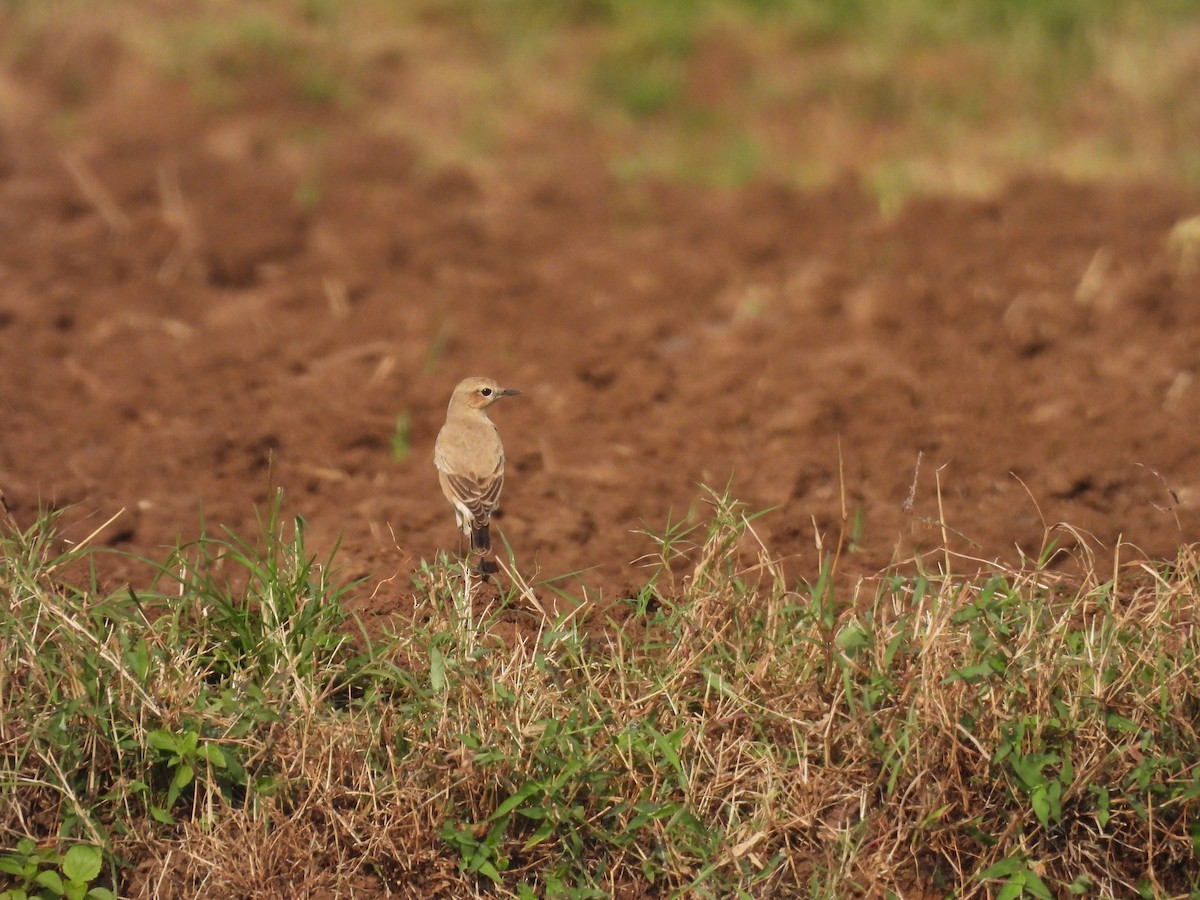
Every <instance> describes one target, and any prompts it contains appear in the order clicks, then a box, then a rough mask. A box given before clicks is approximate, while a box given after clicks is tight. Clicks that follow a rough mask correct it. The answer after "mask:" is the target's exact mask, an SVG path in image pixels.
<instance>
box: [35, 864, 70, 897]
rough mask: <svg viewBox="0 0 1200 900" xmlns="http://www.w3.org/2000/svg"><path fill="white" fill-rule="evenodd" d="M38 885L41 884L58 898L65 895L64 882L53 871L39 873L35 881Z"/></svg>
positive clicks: (47, 870)
mask: <svg viewBox="0 0 1200 900" xmlns="http://www.w3.org/2000/svg"><path fill="white" fill-rule="evenodd" d="M33 880H34V882H35V883H36V884H40V885H41V886H42V887H44V888H45V889H46V890H48V891H49V892H50V893H52V894H53V895H54V896H56V897H61V896H62V895H63V880H62V878H61V877H60V876H59V874H58V873H57V872H55V871H53V870H51V869H46V870H45V871H42V872H38V873H37V877H36V878H34V879H33Z"/></svg>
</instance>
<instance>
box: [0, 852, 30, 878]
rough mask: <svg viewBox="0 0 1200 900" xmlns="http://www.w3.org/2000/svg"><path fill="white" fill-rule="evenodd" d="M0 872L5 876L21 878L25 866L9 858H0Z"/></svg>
mask: <svg viewBox="0 0 1200 900" xmlns="http://www.w3.org/2000/svg"><path fill="white" fill-rule="evenodd" d="M0 872H3V873H4V874H5V875H16V876H22V875H24V873H25V864H24V863H23V862H21V861H20V860H18V859H14V858H13V857H11V856H0Z"/></svg>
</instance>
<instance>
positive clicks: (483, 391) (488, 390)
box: [479, 388, 492, 397]
mask: <svg viewBox="0 0 1200 900" xmlns="http://www.w3.org/2000/svg"><path fill="white" fill-rule="evenodd" d="M479 393H481V394H483V396H485V397H490V396H492V389H491V388H480V389H479Z"/></svg>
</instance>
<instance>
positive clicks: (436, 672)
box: [429, 647, 446, 694]
mask: <svg viewBox="0 0 1200 900" xmlns="http://www.w3.org/2000/svg"><path fill="white" fill-rule="evenodd" d="M429 686H430V687H431V688H433V689H434V691H436V692H437V693H439V694H440V693H441V692H442V691H443V690H445V688H446V659H445V657H444V656H442V651H441V650H439V649H438V648H437V647H432V648H431V649H430V651H429Z"/></svg>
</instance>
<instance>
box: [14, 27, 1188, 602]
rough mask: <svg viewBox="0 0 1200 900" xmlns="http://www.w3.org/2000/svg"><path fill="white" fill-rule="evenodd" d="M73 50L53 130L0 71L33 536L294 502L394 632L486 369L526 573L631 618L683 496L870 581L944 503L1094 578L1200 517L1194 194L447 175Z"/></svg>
mask: <svg viewBox="0 0 1200 900" xmlns="http://www.w3.org/2000/svg"><path fill="white" fill-rule="evenodd" d="M73 52H77V53H79V54H80V55H81V58H85V59H86V58H90V59H91V60H92V61H93V62H95V63H96V65H95V66H94V67H93V68H94V69H95V70H96V71H95V73H93V76H94V77H95V78H97V79H98V81H97V85H98V86H97V87H96V88H95V90H94V92H93V93H92V94H91V95H90V96H89V100H88V102H87V104H85V105H84V106H83V107H82V108H81V109H78V110H76V111H75V112H74V113H73V115H74V117H75V118H74V119H73V127H72V128H71V129H70V130H69V131H70V137H69V139H68V138H64V137H61V136H56V135H58V132H55V131H54V129H53V128H52V127H51V124H52V122H54V121H55V120H54V118H53V116H54V114H55V112H56V111H59V110H60V109H61V107H62V105H63V101H62V100H61V98H60V97H59V96H58V95H57V94H56V93H55V85H58V84H60V83H61V81H62V78H63V76H62V73H61V72H60V71H59V70H58V69H56V68H55V66H59V67H61V66H63V65H66V63H65V62H64V60H63V59H58V58H57V57H56V56H55V55H54V54H47V55H46V61H45V62H44V63H43V65H42V66H41V67H40V68H39V67H38V66H36V65H33V66H26V67H25V68H23V69H16V70H14V71H10V72H8V73H7V74H4V75H3V77H2V78H0V88H3V91H2V96H3V98H4V100H5V102H4V103H3V104H0V110H6V111H7V114H6V115H5V117H4V119H3V120H2V121H3V124H4V132H3V143H2V144H0V360H2V361H3V363H2V365H3V375H4V377H3V379H0V416H2V422H3V429H2V435H3V440H2V441H0V486H2V487H3V489H4V491H5V494H6V495H7V497H8V501H9V504H10V506H11V507H12V509H13V513H14V515H15V516H16V518H17V520H18V521H20V522H22V523H23V524H27V523H29V522H30V521H31V520H32V519H33V518H34V517H35V515H36V513H37V510H38V508H39V505H49V506H53V507H67V506H69V507H70V509H69V511H68V512H67V514H66V519H65V521H66V523H67V532H66V533H67V536H68V537H70V538H72V539H75V540H78V539H80V538H82V537H84V536H85V535H87V534H88V533H89V532H91V531H92V530H93V529H94V528H95V527H96V526H98V525H99V524H101V523H102V522H104V521H105V520H107V519H108V517H109V516H111V515H112V514H113V513H114V512H116V511H118V510H122V509H123V510H124V513H123V514H122V515H120V517H119V518H117V519H116V521H115V522H113V524H111V525H110V526H109V527H108V528H106V529H105V530H104V531H103V532H102V533H101V534H100V535H99V537H98V540H99V541H101V542H103V543H106V544H108V545H111V546H113V547H116V548H119V549H121V550H128V551H136V552H138V553H143V554H147V555H149V556H151V557H156V558H162V557H163V556H164V555H165V553H166V550H165V548H167V547H169V546H172V545H174V543H175V542H176V540H177V539H179V538H183V539H188V538H191V537H194V536H195V535H196V534H197V533H198V532H199V529H200V522H201V518H202V517H203V519H204V521H206V522H207V523H209V528H210V530H216V528H215V526H217V525H224V526H228V527H230V528H232V529H234V530H236V531H238V532H241V533H252V532H253V531H254V530H255V529H256V524H255V515H256V512H255V506H256V504H259V505H261V504H263V503H264V501H265V500H266V498H267V497H268V496H269V495H270V492H271V488H272V487H273V486H278V487H281V488H282V489H283V490H284V492H285V497H286V501H285V512H286V513H287V514H289V515H291V514H302V515H303V516H305V517H306V518H307V520H308V522H309V525H310V534H311V536H312V543H313V546H314V547H315V548H316V549H318V550H323V549H327V548H329V547H331V546H332V544H333V542H334V541H335V540H336V539H337V538H338V537H339V536H341V538H342V542H341V550H340V554H339V557H338V558H339V560H340V563H341V566H342V568H343V569H344V570H345V572H346V574H347V575H348V576H358V575H369V576H370V578H371V582H370V583H371V584H372V586H373V587H378V588H379V589H378V590H373V591H372V597H371V599H370V600H369V601H368V600H364V601H363V602H364V603H368V604H369V605H370V606H371V607H372V609H373V610H375V611H377V612H380V613H386V612H387V611H389V610H391V609H395V608H398V607H399V606H401V605H403V604H404V602H405V596H406V594H407V592H408V591H409V590H410V588H409V580H408V576H409V574H410V573H411V572H412V571H413V569H414V567H415V565H416V564H417V562H418V561H419V560H420V559H421V558H423V557H424V558H429V557H431V556H432V555H433V554H435V553H436V552H437V551H438V549H439V548H448V549H454V548H455V547H456V546H457V539H456V532H455V530H454V527H453V517H452V515H451V511H450V508H449V506H448V505H447V504H446V503H445V501H444V500H443V498H442V497H441V494H440V492H439V488H438V484H437V479H436V477H435V474H434V470H433V468H432V464H431V452H432V444H433V438H434V435H435V434H436V431H437V429H438V427H439V426H440V424H441V419H442V415H443V410H444V407H445V403H446V400H447V397H448V395H449V391H450V388H451V387H452V385H453V384H454V383H455V382H456V381H457V380H458V379H459V378H460V377H462V376H465V375H468V374H490V375H492V376H494V377H496V378H498V379H500V380H501V381H502V382H503V383H505V384H506V385H511V386H513V387H517V388H520V389H522V390H523V391H524V392H525V393H524V396H522V397H520V398H518V399H515V400H510V401H505V403H504V404H503V405H502V406H501V407H499V408H498V409H497V410H496V415H495V419H496V420H497V421H498V423H499V426H500V428H501V431H502V433H503V435H504V439H505V442H506V446H507V449H508V455H509V478H508V483H507V486H506V489H505V496H504V500H505V509H504V515H503V517H502V519H501V520H500V527H501V530H502V531H503V534H504V537H505V538H506V539H507V541H509V542H510V544H511V546H512V548H513V551H514V553H515V557H516V559H517V561H518V565H519V567H520V568H521V569H522V570H523V571H524V572H526V573H527V574H528V575H529V576H530V577H531V578H546V577H551V576H556V575H560V574H562V573H566V572H572V571H575V570H581V569H587V570H588V571H587V572H586V573H585V574H583V575H582V576H581V579H582V581H583V582H584V583H585V584H586V585H587V586H588V589H589V590H590V591H592V592H593V593H595V592H597V591H599V592H603V594H604V595H605V596H609V597H611V596H613V595H614V594H615V593H616V592H619V591H622V590H624V589H627V588H628V587H629V586H630V585H636V584H637V583H638V582H639V581H640V580H644V578H645V577H646V575H645V573H644V572H643V571H641V570H640V569H639V566H638V564H637V563H636V562H635V561H636V560H637V559H638V558H639V557H641V556H643V555H644V554H646V553H649V552H652V551H653V550H654V545H653V543H652V542H651V541H650V540H649V539H648V538H647V537H645V536H644V535H641V534H638V533H637V532H638V529H640V528H643V527H646V526H649V527H651V528H658V527H660V526H661V525H662V524H663V523H664V522H665V521H666V520H667V517H668V514H669V513H671V511H672V510H673V511H674V512H673V515H674V516H675V517H678V516H679V515H680V514H681V513H682V512H683V511H685V510H686V509H687V508H688V506H689V504H691V503H693V501H695V499H696V498H697V497H699V496H701V495H702V491H701V489H700V487H699V485H700V484H705V485H709V486H712V487H715V488H723V487H724V486H725V485H726V483H727V482H728V483H729V484H730V490H731V492H732V494H733V495H734V496H736V497H738V498H739V499H741V500H742V501H744V502H745V503H746V504H747V506H748V507H749V509H751V510H756V509H760V508H765V507H776V509H775V511H774V512H772V513H771V514H769V515H768V516H766V517H765V518H763V519H761V520H759V521H758V522H757V523H756V524H757V527H758V533H759V535H760V536H761V537H762V539H763V540H764V542H765V543H766V545H767V546H768V547H769V548H770V549H771V550H772V552H773V553H775V554H777V555H780V556H785V557H790V558H791V562H790V565H791V566H792V569H793V571H795V572H796V573H798V574H800V575H804V576H807V577H812V576H814V575H815V573H816V568H817V560H818V552H817V549H816V546H815V533H816V532H819V533H820V534H821V535H822V536H823V539H824V542H825V547H826V551H827V552H828V550H829V549H830V547H831V546H832V545H833V543H834V542H835V541H836V539H837V536H838V534H839V532H840V531H841V530H842V522H843V510H845V511H846V512H847V513H848V514H849V517H850V520H851V521H853V520H854V519H855V518H856V517H859V516H860V517H861V523H862V528H861V534H859V535H858V537H857V540H856V542H855V546H854V547H853V552H852V553H848V554H847V555H845V556H844V557H843V561H842V564H843V566H844V567H845V571H849V572H853V571H857V572H869V571H874V570H877V569H878V568H880V567H882V566H884V565H886V564H887V563H888V562H889V560H892V559H893V558H896V557H897V556H899V557H906V556H909V555H911V554H912V553H913V552H914V551H916V550H920V549H921V548H922V547H934V546H937V545H940V543H941V540H942V536H943V533H942V531H941V530H940V528H939V527H937V526H935V525H934V524H932V523H934V522H935V521H937V520H941V521H944V523H945V525H946V526H947V527H948V529H950V530H949V531H948V532H947V533H948V534H950V536H951V541H952V542H954V543H955V546H956V547H957V548H958V549H959V550H961V551H963V552H966V553H969V554H970V555H973V556H976V557H981V558H985V559H992V558H1000V559H1005V560H1009V561H1014V560H1016V559H1017V549H1016V548H1020V550H1021V551H1022V552H1024V553H1028V554H1034V555H1036V554H1038V553H1039V551H1040V549H1041V548H1042V547H1043V545H1044V542H1045V541H1046V539H1047V529H1048V527H1049V526H1052V525H1054V523H1057V522H1067V523H1070V524H1071V525H1072V526H1074V527H1075V528H1076V529H1078V531H1079V534H1080V535H1091V536H1094V538H1095V543H1096V546H1097V547H1099V548H1101V552H1102V553H1104V554H1108V555H1109V559H1108V561H1106V562H1103V563H1102V564H1103V565H1105V566H1107V565H1111V549H1112V547H1113V546H1114V544H1115V543H1116V542H1117V541H1118V539H1123V540H1124V541H1127V542H1132V543H1134V544H1136V546H1137V548H1139V549H1138V550H1137V551H1134V550H1129V551H1125V552H1124V553H1123V556H1124V557H1126V558H1130V557H1133V556H1135V555H1137V553H1144V554H1146V555H1149V556H1151V557H1155V556H1173V555H1174V552H1175V549H1176V548H1177V547H1178V545H1179V544H1180V542H1188V541H1193V540H1195V539H1196V538H1197V537H1198V536H1200V511H1198V509H1197V488H1196V482H1197V478H1198V477H1200V459H1198V454H1197V451H1198V448H1200V436H1198V435H1197V431H1196V421H1197V414H1198V412H1200V389H1198V387H1197V384H1196V382H1195V378H1194V374H1193V373H1194V371H1195V368H1196V365H1197V362H1196V347H1197V346H1200V290H1198V286H1197V284H1196V282H1195V280H1192V281H1190V282H1189V281H1187V280H1186V279H1185V278H1183V277H1182V276H1177V275H1176V274H1175V273H1174V271H1173V269H1172V267H1171V264H1170V261H1169V259H1168V258H1167V254H1166V249H1165V248H1166V236H1167V233H1168V231H1169V229H1170V228H1171V226H1172V225H1173V224H1174V223H1175V222H1176V221H1177V220H1179V219H1180V218H1181V217H1184V216H1187V215H1190V214H1194V213H1195V212H1196V207H1197V198H1196V197H1194V196H1186V195H1183V194H1181V193H1180V192H1179V191H1178V190H1177V189H1173V188H1170V187H1159V186H1155V185H1138V186H1079V185H1072V184H1066V183H1062V182H1060V181H1055V180H1047V179H1041V180H1038V179H1031V180H1027V181H1024V182H1021V183H1017V184H1013V185H1012V186H1011V187H1010V188H1008V189H1007V190H1006V191H1005V192H1004V193H1003V194H1002V195H1000V196H998V197H996V198H994V199H990V200H986V201H977V200H965V199H926V200H920V201H915V202H911V203H910V204H908V206H907V207H906V208H905V209H904V211H903V212H902V213H901V214H900V215H899V216H897V217H895V218H893V219H886V218H884V217H882V216H881V215H880V214H879V212H878V210H877V208H876V206H875V204H874V203H873V202H872V200H871V199H870V198H869V197H866V196H864V195H863V194H862V193H860V191H859V190H858V189H857V188H856V187H855V186H854V184H852V183H851V182H849V181H847V182H846V183H841V184H836V185H834V186H832V187H830V188H828V189H825V190H821V191H816V192H813V193H801V192H798V191H796V190H792V189H787V188H783V187H778V186H770V185H759V186H753V187H749V188H746V189H742V190H738V191H734V192H716V191H713V190H705V189H700V188H689V187H680V186H668V185H662V184H627V183H620V182H617V181H615V180H614V179H613V178H612V177H611V176H610V175H609V174H608V169H607V168H606V166H605V163H604V161H603V159H602V158H601V155H600V153H599V152H598V151H596V150H594V149H593V147H592V145H591V144H590V143H589V141H588V140H587V139H586V138H587V135H586V133H585V132H582V131H581V130H580V128H579V126H578V123H577V122H574V121H572V120H569V119H562V120H558V121H550V122H545V121H543V122H540V123H538V127H537V128H536V129H530V130H529V131H528V133H525V134H522V135H520V136H519V137H518V138H515V139H513V140H511V141H510V144H511V146H513V147H517V148H518V149H519V153H520V164H519V165H514V166H510V167H508V168H505V169H500V168H498V167H494V166H486V167H485V166H479V167H477V169H475V168H469V167H461V166H458V167H456V166H439V167H434V168H429V167H426V166H423V165H422V164H420V162H419V157H418V155H417V153H416V152H415V151H414V150H413V149H412V148H411V147H410V146H409V145H407V144H406V143H404V142H403V141H400V140H398V139H394V138H389V137H387V136H383V135H381V134H380V132H379V129H372V128H371V127H369V126H368V125H366V124H364V123H363V122H362V121H361V120H358V119H355V118H353V117H350V116H346V115H343V114H339V113H332V112H329V111H327V110H321V109H320V108H315V107H312V106H311V105H310V106H307V107H305V106H301V105H299V104H297V102H296V101H288V100H287V98H286V97H281V96H279V94H278V92H272V91H271V90H270V85H269V84H268V85H266V86H265V87H264V89H263V92H262V97H261V98H257V99H255V98H254V97H253V96H252V97H251V100H250V102H249V103H248V104H247V106H248V108H246V109H242V110H241V111H240V112H230V113H225V114H220V115H219V114H217V113H214V112H213V111H212V110H209V109H205V108H203V107H201V106H199V105H198V104H197V103H195V102H194V101H193V100H192V99H191V98H190V97H189V95H188V94H187V92H186V91H185V89H184V88H182V87H173V86H169V85H168V86H163V85H161V84H159V83H157V82H156V81H155V80H153V79H147V78H137V77H135V76H131V75H130V74H129V73H130V70H131V67H130V66H129V65H128V64H127V63H125V62H122V61H121V57H120V52H119V51H118V50H116V49H115V48H114V47H113V46H111V45H110V44H108V43H104V42H101V43H100V45H98V46H85V47H83V48H77V50H76V51H73ZM89 54H90V57H89ZM59 55H60V56H64V55H66V51H63V53H60V54H59ZM97 73H98V74H97ZM317 125H319V128H320V134H321V138H320V139H319V140H311V141H307V142H306V141H305V140H304V139H303V138H302V137H301V138H297V137H296V135H298V134H300V135H303V133H304V129H305V128H316V127H317ZM514 152H516V151H514ZM501 171H503V173H504V174H503V175H500V174H498V173H499V172H501ZM514 173H516V174H514ZM400 414H405V415H407V416H409V418H410V422H411V453H410V455H409V456H408V457H407V458H406V459H404V460H402V461H396V460H394V459H393V457H392V451H391V438H392V434H393V432H394V430H395V424H396V419H397V416H398V415H400ZM922 455H923V456H922ZM919 458H921V459H922V462H921V467H920V477H919V479H918V480H917V482H916V490H915V495H914V498H915V503H914V506H913V509H912V511H911V514H908V513H907V511H906V509H905V508H904V505H905V500H906V497H908V496H909V494H910V490H911V489H912V487H913V483H914V474H915V470H916V466H917V461H918V459H919ZM935 481H938V482H940V490H941V496H940V500H939V497H938V496H937V493H936V491H935ZM1172 492H1174V497H1173V496H1172ZM1061 538H1062V542H1063V543H1064V544H1066V545H1072V544H1075V543H1076V542H1077V541H1078V540H1079V537H1078V535H1072V534H1063V535H1062V536H1061ZM1088 539H1089V540H1091V538H1088ZM121 574H122V573H121V571H120V566H119V564H118V565H117V571H115V572H114V574H113V575H112V577H113V578H118V577H120V575H121ZM142 577H144V576H142ZM380 582H383V583H382V584H380ZM565 586H566V587H567V588H568V589H570V590H574V591H576V592H578V591H579V590H580V589H581V588H580V587H579V586H578V585H575V586H572V585H571V584H567V585H565Z"/></svg>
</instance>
